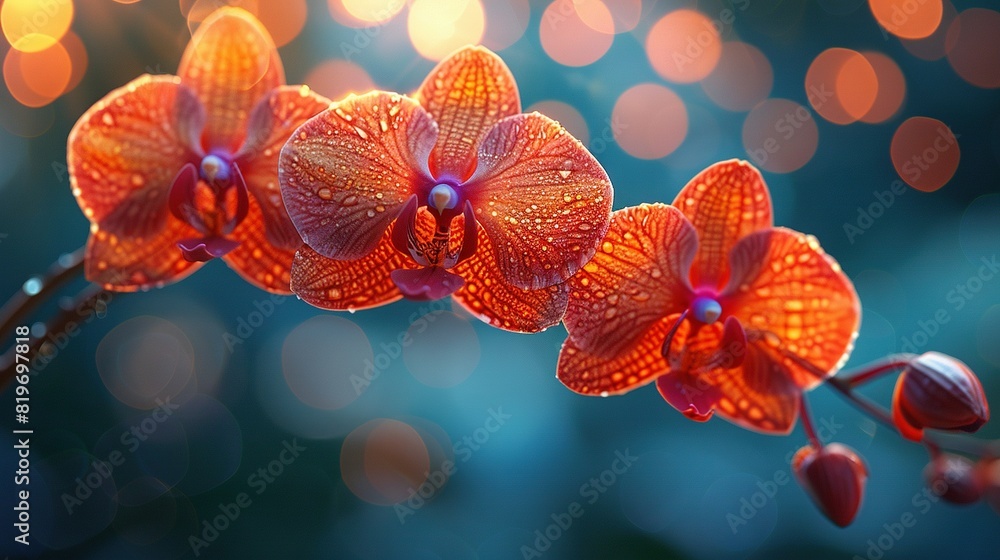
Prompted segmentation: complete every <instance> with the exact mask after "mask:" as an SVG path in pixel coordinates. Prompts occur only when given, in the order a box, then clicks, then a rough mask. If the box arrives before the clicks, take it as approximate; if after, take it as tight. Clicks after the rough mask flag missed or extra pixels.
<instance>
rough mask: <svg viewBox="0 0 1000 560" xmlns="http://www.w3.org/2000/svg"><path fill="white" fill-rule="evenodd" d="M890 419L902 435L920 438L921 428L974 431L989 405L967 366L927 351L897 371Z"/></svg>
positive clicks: (981, 423)
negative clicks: (897, 376)
mask: <svg viewBox="0 0 1000 560" xmlns="http://www.w3.org/2000/svg"><path fill="white" fill-rule="evenodd" d="M892 419H893V422H895V424H896V428H897V429H899V432H900V433H901V434H903V436H904V437H906V438H907V439H911V440H913V441H920V440H922V439H923V437H924V428H932V429H936V430H962V431H965V432H974V431H976V430H978V429H979V428H980V427H981V426H982V425H983V424H985V423H986V421H987V420H989V419H990V408H989V405H988V404H987V402H986V394H985V393H983V386H982V384H981V383H980V382H979V378H977V377H976V374H974V373H972V370H970V369H969V367H968V366H966V365H965V364H963V363H962V362H960V361H958V360H956V359H955V358H952V357H951V356H947V355H945V354H939V353H938V352H927V353H925V354H922V355H920V356H918V357H916V358H914V359H913V360H912V361H911V362H910V363H909V364H908V365H907V366H906V368H904V369H903V372H902V373H901V374H899V379H898V380H897V381H896V390H895V392H894V393H893V396H892Z"/></svg>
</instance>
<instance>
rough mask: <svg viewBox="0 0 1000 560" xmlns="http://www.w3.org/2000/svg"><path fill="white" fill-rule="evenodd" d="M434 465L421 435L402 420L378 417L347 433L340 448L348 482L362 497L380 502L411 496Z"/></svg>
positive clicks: (394, 501) (342, 464)
mask: <svg viewBox="0 0 1000 560" xmlns="http://www.w3.org/2000/svg"><path fill="white" fill-rule="evenodd" d="M430 468H431V462H430V455H429V453H428V451H427V446H426V445H425V444H424V441H423V439H422V438H421V437H420V434H419V433H418V432H417V431H416V430H415V429H414V428H413V427H412V426H410V425H409V424H406V423H405V422H400V421H398V420H389V419H385V418H378V419H375V420H372V421H370V422H367V423H365V424H362V425H361V426H359V427H358V428H356V429H355V430H354V431H352V432H351V433H350V434H348V435H347V437H346V438H345V439H344V444H343V446H342V447H341V450H340V475H341V477H342V478H343V480H344V484H345V485H347V488H348V489H349V490H350V491H351V493H353V494H354V495H355V496H357V497H358V498H360V499H362V500H364V501H366V502H369V503H372V504H376V505H383V506H388V505H393V504H397V503H399V502H402V501H404V500H406V499H407V498H409V497H410V496H411V495H412V494H413V492H414V491H415V490H416V489H417V488H418V487H420V485H421V484H423V483H424V481H425V480H426V479H427V475H428V474H429V472H430Z"/></svg>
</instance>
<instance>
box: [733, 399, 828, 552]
mask: <svg viewBox="0 0 1000 560" xmlns="http://www.w3.org/2000/svg"><path fill="white" fill-rule="evenodd" d="M815 427H816V437H818V438H819V440H820V442H822V443H824V444H826V443H829V442H830V441H831V440H832V439H833V438H834V436H836V435H837V432H839V431H840V430H843V429H844V425H843V424H838V423H837V420H836V418H835V417H833V416H831V417H829V418H821V419H820V421H819V422H817V423H816V426H815ZM798 450H799V447H795V448H794V449H792V450H791V451H789V452H788V453H786V454H785V467H783V468H780V469H778V470H776V471H774V474H772V475H771V477H770V478H768V479H765V480H760V481H758V482H757V489H756V490H755V491H753V492H751V493H750V494H749V495H747V496H743V497H741V498H740V502H739V503H740V507H739V509H737V510H735V511H730V512H728V513H726V522H727V523H728V524H729V529H730V530H731V531H732V532H733V534H734V535H735V534H736V533H738V532H739V531H740V529H741V528H743V527H744V526H745V525H749V524H750V522H751V521H752V520H753V518H754V517H756V516H757V513H758V512H760V510H762V509H764V508H765V507H766V506H767V504H769V503H770V502H771V500H773V499H774V498H775V496H777V495H778V491H779V490H780V489H781V488H784V487H785V486H786V485H787V484H788V482H789V481H791V480H792V479H793V478H794V475H793V473H792V459H793V458H794V457H795V453H797V452H798Z"/></svg>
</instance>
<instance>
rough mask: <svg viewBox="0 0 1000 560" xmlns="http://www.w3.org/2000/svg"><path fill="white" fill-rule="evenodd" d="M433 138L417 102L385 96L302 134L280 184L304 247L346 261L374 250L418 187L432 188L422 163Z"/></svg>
mask: <svg viewBox="0 0 1000 560" xmlns="http://www.w3.org/2000/svg"><path fill="white" fill-rule="evenodd" d="M436 135H437V127H436V125H435V124H434V121H433V120H432V119H431V117H430V115H428V114H427V112H426V111H424V110H423V109H422V108H421V107H420V105H418V104H417V102H415V101H413V100H412V99H410V98H408V97H404V96H401V95H399V94H395V93H387V92H382V91H373V92H370V93H367V94H365V95H362V96H360V97H358V96H350V97H348V98H347V99H344V100H343V101H341V102H339V103H334V104H333V105H332V106H331V108H330V109H329V110H327V111H324V112H322V113H320V114H318V115H316V116H315V117H313V118H312V119H309V120H308V121H307V122H306V123H305V124H304V125H302V126H301V127H299V129H298V131H296V132H295V134H294V135H293V136H292V138H291V140H289V142H288V143H287V144H285V147H284V148H283V149H282V150H281V159H280V160H279V165H278V176H279V178H280V180H281V190H282V196H283V197H284V202H285V207H286V208H287V210H288V214H289V216H290V217H291V219H292V223H294V224H295V227H296V228H297V229H298V230H299V233H301V234H302V238H303V240H304V241H305V242H306V244H308V245H309V246H310V247H312V248H313V249H315V250H316V251H317V252H318V253H319V254H321V255H323V256H325V257H328V258H334V259H346V260H356V259H360V258H361V257H364V256H365V255H367V254H368V253H369V252H371V251H372V250H373V249H375V246H376V245H377V244H378V242H379V240H380V239H381V238H382V236H383V233H385V231H386V228H388V226H389V224H390V223H391V222H392V221H393V220H394V219H395V218H396V215H397V214H399V211H400V210H401V209H402V207H403V204H405V203H406V200H407V199H408V198H409V197H410V195H411V194H413V192H414V188H415V186H416V185H417V184H418V182H421V181H430V179H429V178H428V176H427V171H426V165H425V163H424V162H426V161H427V154H429V153H430V150H431V147H432V146H433V145H434V139H435V138H436ZM387 274H388V272H387Z"/></svg>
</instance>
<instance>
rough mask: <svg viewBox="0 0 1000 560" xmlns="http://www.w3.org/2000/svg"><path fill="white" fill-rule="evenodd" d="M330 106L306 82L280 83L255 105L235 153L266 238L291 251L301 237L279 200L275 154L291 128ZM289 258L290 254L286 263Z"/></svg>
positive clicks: (279, 151)
mask: <svg viewBox="0 0 1000 560" xmlns="http://www.w3.org/2000/svg"><path fill="white" fill-rule="evenodd" d="M329 106H330V100H329V99H327V98H325V97H323V96H322V95H318V94H316V93H315V92H313V91H310V90H309V88H308V87H306V86H282V87H279V88H278V89H275V90H273V91H272V92H271V93H270V94H268V96H267V97H265V98H264V99H263V100H261V102H260V103H258V104H257V106H256V107H254V110H253V112H252V113H251V115H250V120H249V125H248V128H247V134H248V136H247V139H246V142H245V143H244V144H243V147H242V148H240V153H239V154H238V155H237V156H236V162H237V164H238V165H239V166H240V171H242V172H243V179H244V180H245V181H246V184H247V189H249V190H250V193H251V194H252V195H253V196H254V197H256V199H257V202H258V204H259V205H260V208H261V211H262V212H263V214H264V226H265V227H264V230H265V234H266V235H267V240H268V242H269V243H270V244H271V245H275V246H278V247H282V248H284V249H290V250H291V254H294V253H295V250H296V249H298V248H299V245H301V244H302V239H301V238H300V237H299V232H298V231H296V229H295V226H294V225H292V221H291V220H290V219H289V218H288V212H286V211H285V204H284V202H282V200H281V190H280V189H279V188H278V156H279V155H280V154H281V147H282V146H284V145H285V142H286V141H287V140H288V138H289V137H290V136H291V135H292V131H294V130H295V129H296V128H298V127H299V126H300V125H301V124H302V123H304V122H306V120H308V119H310V118H312V117H313V116H315V115H317V114H318V113H319V112H320V111H322V110H324V109H326V108H327V107H329ZM290 256H291V255H289V257H290ZM291 262H292V261H291V258H289V260H288V263H289V266H290V265H291Z"/></svg>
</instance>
